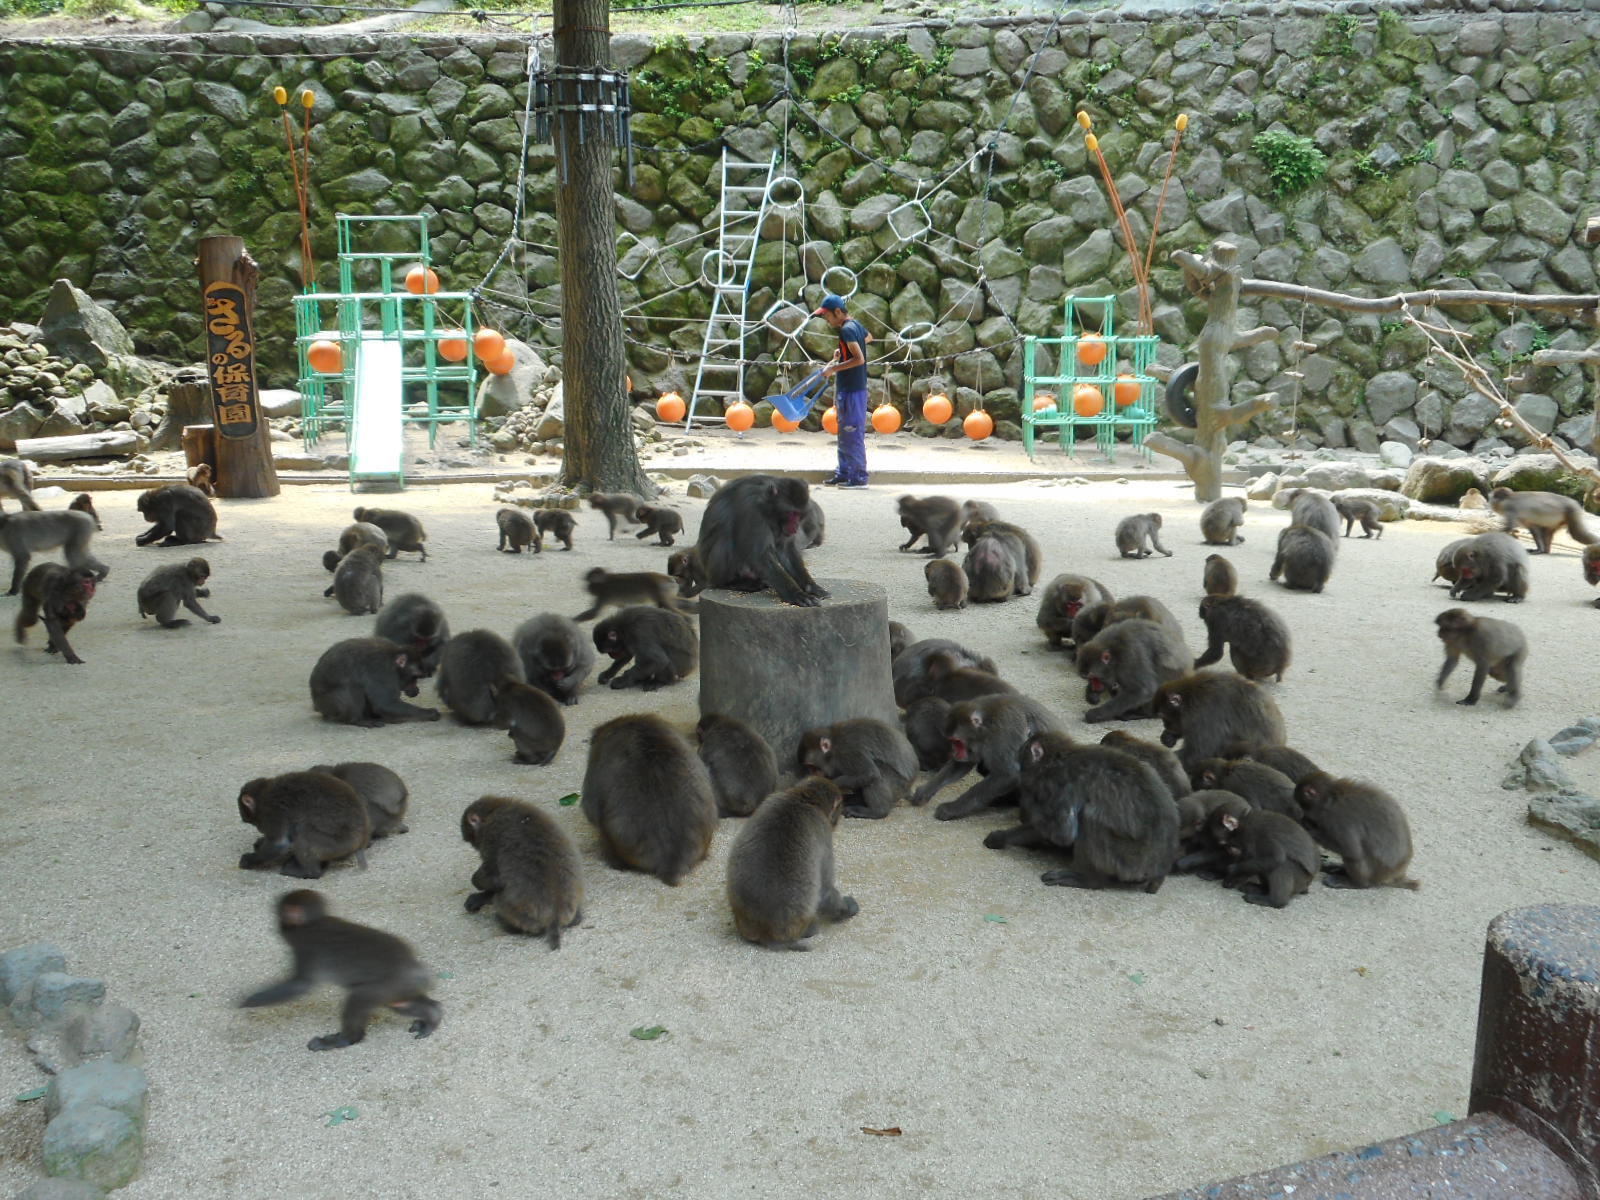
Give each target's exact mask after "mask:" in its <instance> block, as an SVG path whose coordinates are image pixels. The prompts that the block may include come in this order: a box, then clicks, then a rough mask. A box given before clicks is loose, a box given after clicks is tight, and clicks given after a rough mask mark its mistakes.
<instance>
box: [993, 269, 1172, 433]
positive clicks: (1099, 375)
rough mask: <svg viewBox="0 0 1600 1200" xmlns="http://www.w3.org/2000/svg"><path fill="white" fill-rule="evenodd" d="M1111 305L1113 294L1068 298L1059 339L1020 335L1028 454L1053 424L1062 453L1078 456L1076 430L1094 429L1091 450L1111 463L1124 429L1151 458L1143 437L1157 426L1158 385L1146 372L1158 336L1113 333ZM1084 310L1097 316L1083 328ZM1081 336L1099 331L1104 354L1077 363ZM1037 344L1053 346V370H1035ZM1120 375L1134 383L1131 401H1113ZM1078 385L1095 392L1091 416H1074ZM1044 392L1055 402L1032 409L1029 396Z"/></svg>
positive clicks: (1113, 309) (1152, 359)
mask: <svg viewBox="0 0 1600 1200" xmlns="http://www.w3.org/2000/svg"><path fill="white" fill-rule="evenodd" d="M1116 303H1117V298H1116V297H1115V296H1068V297H1067V299H1066V303H1065V305H1064V306H1063V313H1062V325H1061V336H1060V337H1027V338H1024V339H1023V343H1022V446H1023V449H1025V450H1026V451H1027V452H1028V456H1029V457H1030V458H1032V457H1034V442H1035V440H1036V439H1037V438H1038V437H1039V436H1040V430H1041V429H1042V430H1049V429H1052V428H1053V429H1055V430H1056V431H1057V435H1058V438H1059V441H1060V443H1061V448H1062V449H1063V450H1064V451H1066V453H1067V456H1068V457H1069V458H1075V457H1077V440H1078V430H1079V428H1080V427H1082V426H1088V427H1090V428H1092V429H1093V431H1094V441H1095V446H1096V448H1098V449H1099V451H1100V453H1102V454H1104V455H1105V456H1106V458H1107V459H1108V460H1110V461H1111V462H1115V461H1116V457H1117V454H1116V452H1117V434H1118V433H1119V432H1120V431H1121V430H1124V429H1126V430H1127V431H1128V433H1129V435H1130V440H1131V443H1132V445H1133V446H1134V447H1135V449H1137V451H1138V452H1139V453H1140V454H1141V455H1143V456H1144V457H1145V458H1146V459H1149V458H1150V457H1151V453H1150V451H1149V450H1146V449H1145V448H1144V439H1145V436H1146V435H1147V434H1149V433H1150V432H1151V431H1152V430H1153V429H1155V427H1156V413H1157V404H1158V403H1159V402H1160V395H1161V386H1160V383H1159V382H1158V381H1157V380H1156V378H1155V377H1154V376H1153V375H1151V374H1150V366H1151V364H1152V363H1154V362H1155V357H1156V347H1157V346H1158V345H1159V344H1160V342H1161V339H1160V338H1158V337H1156V336H1154V335H1139V336H1134V337H1128V336H1125V335H1122V334H1118V333H1117V332H1116V323H1115V312H1116ZM1085 309H1088V310H1089V311H1090V312H1092V313H1097V314H1099V316H1098V319H1097V320H1094V321H1092V322H1090V325H1089V327H1088V328H1085V326H1084V317H1085V316H1086V315H1087V314H1086V313H1085V312H1084V311H1083V310H1085ZM1085 334H1098V335H1099V336H1100V337H1101V338H1102V339H1103V340H1104V341H1105V344H1106V356H1105V358H1104V359H1102V360H1101V361H1100V362H1099V363H1097V364H1095V365H1094V366H1092V367H1086V366H1084V365H1083V364H1081V363H1080V362H1079V361H1078V344H1079V342H1080V341H1081V340H1082V338H1083V337H1084V335H1085ZM1041 346H1044V347H1054V358H1055V360H1056V362H1057V363H1058V364H1059V365H1058V366H1057V368H1056V371H1057V373H1056V374H1053V375H1041V374H1039V366H1040V359H1041V357H1043V356H1041V355H1040V353H1039V348H1040V347H1041ZM1119 374H1122V375H1131V376H1132V378H1133V380H1134V382H1136V383H1137V384H1138V387H1139V398H1138V399H1137V400H1136V401H1134V403H1132V404H1126V405H1119V404H1118V403H1117V398H1116V384H1117V376H1118V375H1119ZM1124 382H1126V380H1125V381H1124ZM1080 384H1087V385H1089V386H1091V387H1094V388H1097V389H1099V391H1100V395H1101V400H1102V406H1101V409H1100V411H1099V412H1098V413H1097V414H1096V415H1094V416H1092V417H1084V416H1079V415H1078V411H1077V408H1076V406H1075V405H1074V404H1073V399H1072V395H1073V391H1074V390H1075V389H1076V388H1077V387H1078V386H1079V385H1080ZM1043 394H1049V395H1051V396H1054V397H1055V405H1054V406H1053V407H1046V408H1041V409H1039V410H1038V411H1035V409H1034V399H1035V398H1036V397H1037V396H1040V395H1043Z"/></svg>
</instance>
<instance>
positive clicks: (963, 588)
mask: <svg viewBox="0 0 1600 1200" xmlns="http://www.w3.org/2000/svg"><path fill="white" fill-rule="evenodd" d="M922 574H923V575H924V577H926V579H927V581H928V595H929V596H931V597H933V606H934V607H935V608H937V609H939V610H940V611H941V612H943V611H946V610H948V609H952V608H965V607H966V606H967V573H966V572H965V571H963V570H962V569H961V566H960V564H959V563H954V562H951V561H950V560H949V559H948V558H935V559H931V560H929V562H928V564H927V565H926V566H925V567H923V568H922ZM1009 590H1010V589H1009V587H1008V588H1007V591H1009Z"/></svg>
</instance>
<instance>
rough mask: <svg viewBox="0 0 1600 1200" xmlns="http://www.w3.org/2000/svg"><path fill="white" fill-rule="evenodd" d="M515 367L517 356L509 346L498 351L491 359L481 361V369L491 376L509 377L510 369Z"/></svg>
mask: <svg viewBox="0 0 1600 1200" xmlns="http://www.w3.org/2000/svg"><path fill="white" fill-rule="evenodd" d="M516 365H517V356H516V354H515V353H513V352H512V349H511V347H510V346H507V347H506V348H505V349H504V350H502V351H500V353H499V354H496V355H495V356H494V357H493V358H486V359H484V360H483V369H484V370H485V371H488V372H489V374H491V375H509V374H511V368H512V367H514V366H516Z"/></svg>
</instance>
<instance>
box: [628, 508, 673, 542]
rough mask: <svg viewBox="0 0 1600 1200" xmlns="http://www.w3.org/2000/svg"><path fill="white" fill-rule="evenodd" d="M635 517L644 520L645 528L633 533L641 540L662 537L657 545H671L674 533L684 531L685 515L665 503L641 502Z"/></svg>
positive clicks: (635, 511)
mask: <svg viewBox="0 0 1600 1200" xmlns="http://www.w3.org/2000/svg"><path fill="white" fill-rule="evenodd" d="M634 517H635V518H636V519H638V520H640V521H643V522H644V528H643V529H641V530H640V531H639V532H638V533H636V534H634V535H633V536H634V537H635V538H638V539H639V540H640V541H643V540H644V539H645V538H647V537H656V538H660V539H661V540H660V541H659V542H657V543H656V544H657V545H660V546H670V545H672V544H673V542H674V535H676V534H680V533H682V532H683V517H682V516H681V515H680V514H679V513H678V511H677V510H676V509H671V508H668V507H667V506H666V505H664V504H641V505H639V507H638V508H637V509H635V510H634Z"/></svg>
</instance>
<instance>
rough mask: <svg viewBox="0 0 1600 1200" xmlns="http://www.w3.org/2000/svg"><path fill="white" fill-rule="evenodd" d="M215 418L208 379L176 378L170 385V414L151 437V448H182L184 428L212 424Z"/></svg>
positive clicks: (201, 377)
mask: <svg viewBox="0 0 1600 1200" xmlns="http://www.w3.org/2000/svg"><path fill="white" fill-rule="evenodd" d="M213 415H214V414H213V411H212V408H211V388H210V386H209V385H208V384H207V382H206V377H205V376H204V375H203V374H192V373H191V374H183V375H178V376H176V377H175V378H174V379H173V381H172V382H171V383H170V384H169V385H168V386H167V415H166V416H165V417H163V418H162V419H161V424H160V425H159V426H157V428H156V431H155V433H153V434H151V435H150V449H151V450H176V449H178V448H179V447H180V446H182V445H183V429H184V426H186V425H209V424H211V418H212V416H213ZM190 465H191V466H192V465H193V464H192V463H191V464H190Z"/></svg>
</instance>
